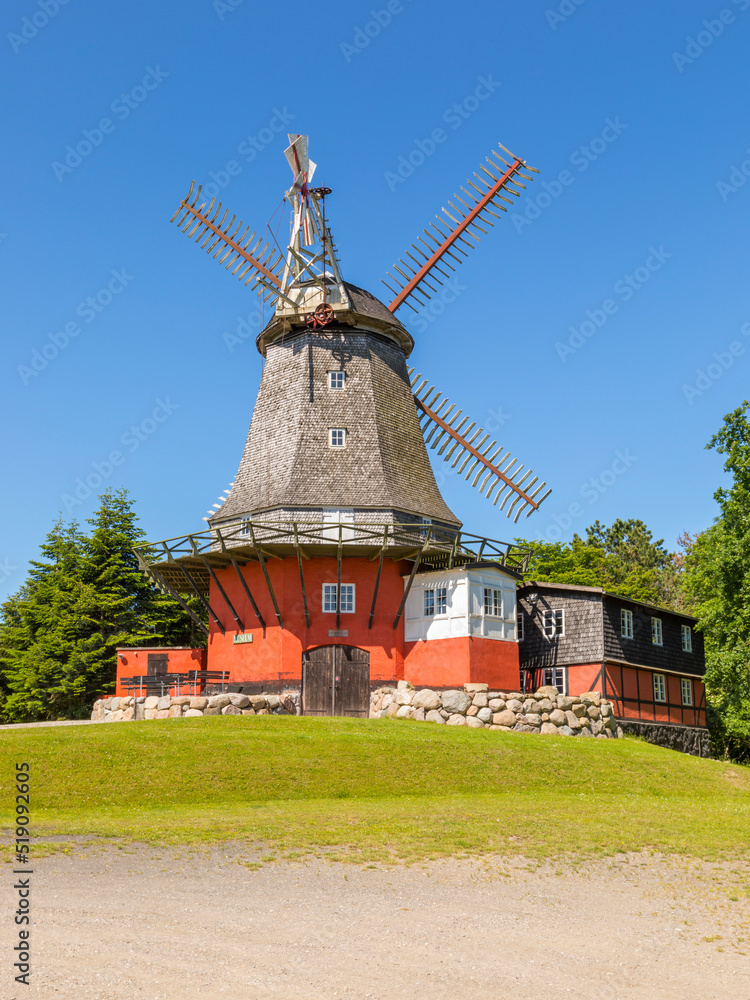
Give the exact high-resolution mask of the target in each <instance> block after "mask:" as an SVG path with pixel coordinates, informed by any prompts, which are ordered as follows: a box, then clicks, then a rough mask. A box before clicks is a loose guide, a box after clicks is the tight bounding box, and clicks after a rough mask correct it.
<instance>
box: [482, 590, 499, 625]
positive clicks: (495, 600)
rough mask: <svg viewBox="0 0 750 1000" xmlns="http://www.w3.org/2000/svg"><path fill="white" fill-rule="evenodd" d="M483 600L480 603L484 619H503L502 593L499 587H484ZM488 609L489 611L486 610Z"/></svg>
mask: <svg viewBox="0 0 750 1000" xmlns="http://www.w3.org/2000/svg"><path fill="white" fill-rule="evenodd" d="M483 590H484V593H483V595H482V596H483V598H484V601H483V603H482V613H483V615H484V617H485V618H501V619H502V617H503V592H502V589H501V588H500V587H484V588H483ZM488 607H489V611H488V610H487V608H488Z"/></svg>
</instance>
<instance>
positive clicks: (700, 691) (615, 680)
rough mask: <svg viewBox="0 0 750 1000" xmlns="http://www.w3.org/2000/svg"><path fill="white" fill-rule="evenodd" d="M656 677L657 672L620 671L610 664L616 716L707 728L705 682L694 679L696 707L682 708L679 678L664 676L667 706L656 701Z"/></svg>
mask: <svg viewBox="0 0 750 1000" xmlns="http://www.w3.org/2000/svg"><path fill="white" fill-rule="evenodd" d="M654 673H659V671H658V670H656V671H651V670H641V669H639V668H637V667H625V666H623V667H620V665H619V664H615V663H608V664H607V667H606V694H607V697H608V698H609V699H610V700H611V701H612V702H613V703H614V706H615V715H616V716H617V717H618V718H620V719H636V720H641V721H645V722H670V723H672V724H673V725H682V726H705V725H706V691H705V686H704V684H703V681H701V680H699V679H698V678H691V681H692V685H693V704H692V706H683V704H682V689H681V686H680V678H679V677H676V676H674V675H672V674H665V675H664V677H665V680H666V685H667V703H666V704H665V703H664V702H656V701H654Z"/></svg>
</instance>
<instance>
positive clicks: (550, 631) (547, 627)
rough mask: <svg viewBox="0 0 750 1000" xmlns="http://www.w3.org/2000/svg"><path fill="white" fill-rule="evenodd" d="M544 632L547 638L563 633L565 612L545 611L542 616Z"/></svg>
mask: <svg viewBox="0 0 750 1000" xmlns="http://www.w3.org/2000/svg"><path fill="white" fill-rule="evenodd" d="M542 622H543V626H544V634H545V636H546V637H547V638H548V639H554V638H556V637H557V636H558V635H565V612H564V611H560V610H559V609H558V610H554V609H553V610H550V611H545V612H544V614H543V616H542Z"/></svg>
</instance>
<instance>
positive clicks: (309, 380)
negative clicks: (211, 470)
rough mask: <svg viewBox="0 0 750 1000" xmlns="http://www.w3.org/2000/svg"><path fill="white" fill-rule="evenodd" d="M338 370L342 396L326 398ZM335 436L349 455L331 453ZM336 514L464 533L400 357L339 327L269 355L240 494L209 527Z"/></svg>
mask: <svg viewBox="0 0 750 1000" xmlns="http://www.w3.org/2000/svg"><path fill="white" fill-rule="evenodd" d="M364 325H365V322H364V321H363V324H362V326H364ZM341 369H344V370H345V371H346V374H347V378H346V387H345V388H344V389H343V390H331V389H329V387H328V372H329V371H337V370H341ZM332 427H338V428H344V429H346V431H347V436H346V447H345V448H341V449H332V448H329V447H328V431H329V429H330V428H332ZM331 507H343V508H355V509H368V510H372V511H378V510H382V511H391V512H396V511H398V512H401V515H402V516H403V515H406V514H408V515H411V516H412V518H414V517H417V518H419V517H428V518H431V519H433V520H435V521H439V522H442V523H445V524H449V525H453V526H459V525H460V522H459V520H458V518H456V516H455V515H454V514H453V512H452V511H451V510H450V509H449V507H448V506H447V504H446V503H445V501H444V500H443V498H442V496H441V494H440V491H439V489H438V486H437V483H436V482H435V476H434V474H433V471H432V467H431V465H430V461H429V459H428V457H427V449H426V447H425V443H424V439H423V437H422V431H421V429H420V427H419V422H418V419H417V410H416V406H415V404H414V397H413V394H412V391H411V386H410V384H409V377H408V373H407V370H406V356H405V354H404V351H403V349H402V348H401V347H400V346H399V345H398V344H396V343H395V342H394V341H392V340H389V339H388V338H387V337H385V336H382V335H380V334H378V333H376V332H371V331H368V330H366V329H362V328H361V327H357V328H354V327H350V326H340V325H338V324H335V323H334V324H332V325H331V326H329V327H326V328H325V330H322V331H312V330H308V329H307V328H304V329H301V330H294V331H291V332H290V333H289V334H288V335H287V336H286V337H284V339H283V340H277V341H275V342H274V343H272V344H270V345H269V346H268V348H267V352H266V365H265V367H264V369H263V376H262V379H261V385H260V391H259V392H258V398H257V401H256V404H255V410H254V412H253V418H252V422H251V425H250V431H249V434H248V437H247V442H246V445H245V450H244V454H243V456H242V460H241V462H240V467H239V471H238V473H237V476H236V479H235V483H234V487H233V488H232V491H231V493H230V496H229V497H228V499H227V501H226V503H224V505H223V506H222V508H221V510H220V511H219V512H217V514H216V515H215V516H214V517H213V518H212V519H211V523H212V524H216V523H222V522H225V521H227V520H232V519H238V518H240V517H242V516H243V515H253V514H258V513H260V512H263V511H269V510H282V511H283V510H293V509H311V508H312V509H314V508H331ZM384 519H385V518H383V517H378V516H373V517H372V518H370V520H372V521H382V520H384Z"/></svg>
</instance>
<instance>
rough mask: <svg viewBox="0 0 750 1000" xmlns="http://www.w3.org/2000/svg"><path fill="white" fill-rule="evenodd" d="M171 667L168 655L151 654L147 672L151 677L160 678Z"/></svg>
mask: <svg viewBox="0 0 750 1000" xmlns="http://www.w3.org/2000/svg"><path fill="white" fill-rule="evenodd" d="M168 667H169V654H168V653H149V654H148V667H147V672H148V675H149V677H154V676H156V677H159V676H161V674H166V672H167V669H168Z"/></svg>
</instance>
